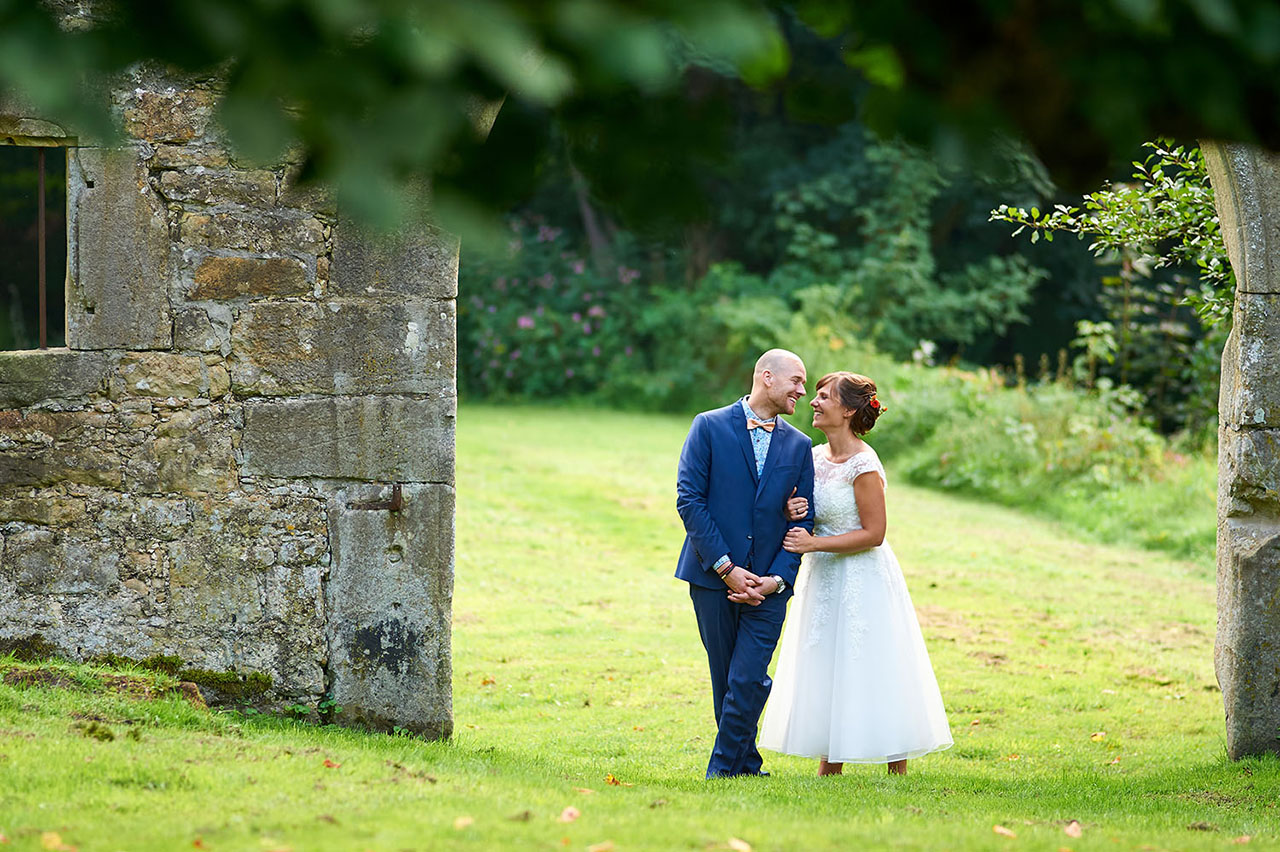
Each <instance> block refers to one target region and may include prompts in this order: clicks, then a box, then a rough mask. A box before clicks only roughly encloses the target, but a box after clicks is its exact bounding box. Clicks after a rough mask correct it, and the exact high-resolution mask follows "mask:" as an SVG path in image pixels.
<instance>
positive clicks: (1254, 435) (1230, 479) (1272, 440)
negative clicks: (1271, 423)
mask: <svg viewBox="0 0 1280 852" xmlns="http://www.w3.org/2000/svg"><path fill="white" fill-rule="evenodd" d="M1218 482H1219V491H1218V502H1219V505H1220V514H1222V515H1223V516H1224V517H1228V516H1229V517H1246V516H1249V515H1254V514H1259V515H1276V516H1277V517H1280V430H1278V429H1233V428H1230V427H1226V426H1223V427H1222V428H1220V429H1219V430H1218Z"/></svg>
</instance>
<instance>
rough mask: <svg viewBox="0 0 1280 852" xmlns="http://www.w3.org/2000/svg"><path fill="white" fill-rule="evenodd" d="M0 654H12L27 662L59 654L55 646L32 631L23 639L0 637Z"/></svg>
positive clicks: (47, 658)
mask: <svg viewBox="0 0 1280 852" xmlns="http://www.w3.org/2000/svg"><path fill="white" fill-rule="evenodd" d="M0 654H12V655H13V656H14V657H15V658H16V659H19V660H22V661H24V662H28V663H34V662H39V661H40V660H50V659H55V658H57V657H58V656H59V654H58V649H57V647H56V646H54V645H53V644H52V643H50V642H46V641H45V640H44V639H43V638H41V637H40V636H37V635H36V634H34V633H33V634H31V635H30V636H27V637H26V638H24V639H0Z"/></svg>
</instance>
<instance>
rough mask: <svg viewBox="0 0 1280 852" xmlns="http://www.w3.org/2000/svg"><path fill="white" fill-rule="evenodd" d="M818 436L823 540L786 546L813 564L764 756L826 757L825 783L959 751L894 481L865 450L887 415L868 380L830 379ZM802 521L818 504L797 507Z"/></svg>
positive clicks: (795, 613) (802, 580) (783, 663)
mask: <svg viewBox="0 0 1280 852" xmlns="http://www.w3.org/2000/svg"><path fill="white" fill-rule="evenodd" d="M810 405H811V406H812V408H813V425H814V426H815V427H816V428H818V429H820V430H822V432H823V433H824V434H825V435H826V436H827V443H825V444H821V445H819V446H816V447H814V448H813V466H814V471H815V473H814V476H815V482H814V498H813V499H814V508H815V510H816V523H815V527H814V534H813V535H811V534H810V533H809V532H807V531H806V530H804V529H801V528H799V527H793V528H792V529H791V530H790V532H788V534H787V537H786V540H785V542H784V544H783V546H784V547H785V548H786V549H787V550H789V551H791V552H793V553H807V554H810V555H809V556H808V557H807V558H806V559H805V560H804V565H803V566H802V568H801V571H800V577H799V580H798V582H797V588H796V595H795V603H794V604H792V607H791V617H790V618H788V619H787V623H786V630H785V632H784V633H783V636H782V650H781V652H780V655H779V658H778V669H777V674H776V676H775V677H774V683H773V692H772V696H771V697H770V699H769V705H768V707H766V708H765V712H764V721H763V723H762V727H761V733H760V743H759V744H760V746H761V747H763V748H768V749H771V750H773V751H779V752H782V753H784V754H794V755H799V756H802V757H816V758H818V759H819V760H820V763H819V764H818V774H819V775H839V774H840V771H841V769H842V768H843V765H844V764H845V763H885V764H888V770H889V772H891V773H897V774H905V773H906V771H907V760H908V759H909V758H915V757H920V756H922V755H925V754H928V753H929V752H931V751H938V750H941V749H944V748H947V747H948V746H950V745H951V743H952V740H951V731H950V728H949V727H948V726H947V717H946V712H945V711H944V710H943V707H942V696H941V695H940V694H939V692H938V682H937V680H936V679H935V678H934V676H933V668H932V667H931V666H930V664H929V654H928V652H927V651H926V650H925V646H924V638H923V636H921V634H920V625H919V623H918V622H917V621H916V614H915V609H914V608H913V607H912V605H911V598H910V596H909V595H908V594H907V587H906V583H905V582H904V581H903V578H902V569H901V568H899V567H898V560H897V558H896V557H895V556H894V555H893V551H892V550H891V549H890V548H889V545H888V543H886V542H885V540H884V533H885V501H884V492H885V485H886V481H885V473H884V468H883V467H882V466H881V464H880V459H879V458H878V457H877V456H876V452H875V450H873V449H871V447H870V446H869V445H868V444H867V443H866V442H865V441H863V440H862V436H863V435H865V434H866V433H867V432H869V431H871V427H872V426H874V425H875V422H876V418H878V417H879V416H880V415H881V414H883V413H884V410H885V408H884V406H882V405H881V404H880V401H879V400H878V399H877V398H876V386H875V383H874V382H873V381H871V379H868V378H867V377H866V376H859V375H857V374H854V373H846V372H840V373H829V374H827V375H825V376H823V377H822V379H821V380H820V381H819V382H818V386H817V391H816V394H815V396H814V399H813V402H812V403H810ZM787 508H788V512H789V514H790V515H791V517H792V518H793V519H795V518H802V517H804V516H805V514H806V513H807V511H808V505H807V503H806V501H804V500H803V499H800V498H795V499H793V500H791V501H790V502H789V503H788V507H787Z"/></svg>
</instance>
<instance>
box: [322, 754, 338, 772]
mask: <svg viewBox="0 0 1280 852" xmlns="http://www.w3.org/2000/svg"><path fill="white" fill-rule="evenodd" d="M341 765H342V764H341V763H334V762H333V761H332V760H330V759H329V758H327V757H326V758H325V759H324V768H325V769H337V768H338V767H339V766H341Z"/></svg>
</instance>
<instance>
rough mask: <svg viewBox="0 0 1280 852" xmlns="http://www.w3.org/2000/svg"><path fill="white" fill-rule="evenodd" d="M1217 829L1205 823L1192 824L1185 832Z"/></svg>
mask: <svg viewBox="0 0 1280 852" xmlns="http://www.w3.org/2000/svg"><path fill="white" fill-rule="evenodd" d="M1217 830H1218V827H1217V826H1216V825H1212V824H1210V823H1207V822H1193V823H1191V825H1189V826H1187V831H1217Z"/></svg>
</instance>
